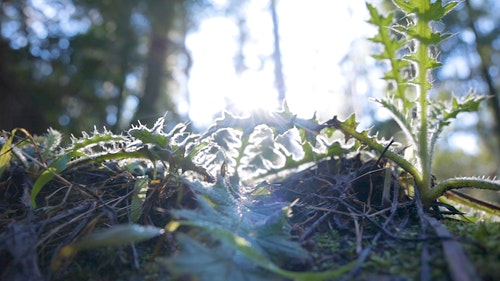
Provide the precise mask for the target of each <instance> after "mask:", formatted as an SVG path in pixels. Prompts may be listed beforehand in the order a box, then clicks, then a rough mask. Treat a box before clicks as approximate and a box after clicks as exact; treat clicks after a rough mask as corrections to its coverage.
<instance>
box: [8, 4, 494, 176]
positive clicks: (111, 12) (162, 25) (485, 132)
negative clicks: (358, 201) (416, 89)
mask: <svg viewBox="0 0 500 281" xmlns="http://www.w3.org/2000/svg"><path fill="white" fill-rule="evenodd" d="M282 2H285V1H275V0H259V1H256V0H255V1H251V0H246V1H233V0H227V1H215V0H212V1H210V0H162V1H147V0H143V1H132V0H122V1H117V0H106V1H93V0H87V1H80V0H31V1H27V0H26V1H16V0H12V1H0V6H1V10H0V30H1V37H0V96H1V101H0V129H2V130H11V129H12V128H16V127H23V128H26V129H27V130H28V131H30V132H32V133H38V134H41V133H44V132H46V130H47V128H48V127H53V128H55V129H58V130H61V131H64V132H68V133H74V134H79V133H80V132H81V131H89V130H91V129H92V128H93V127H94V126H97V127H102V126H106V127H107V128H108V129H110V130H112V131H115V132H120V131H122V130H124V129H127V128H129V125H130V123H134V122H136V120H141V122H142V123H146V124H150V125H151V124H152V122H154V121H155V120H157V119H158V117H160V116H162V115H163V114H164V113H165V112H166V111H168V112H169V118H168V120H169V121H170V122H171V125H174V124H175V123H177V122H184V121H187V120H189V119H190V114H192V112H190V104H191V103H192V99H193V97H191V96H190V92H189V89H188V87H187V84H188V81H189V78H190V75H191V69H192V66H193V65H195V64H196V63H197V61H196V59H195V58H194V57H193V56H192V53H191V50H190V49H189V48H188V46H187V44H186V40H187V38H188V36H189V34H190V33H192V32H196V31H197V29H199V27H200V24H201V23H202V22H203V21H204V20H207V19H210V18H213V17H221V16H224V17H226V18H227V19H229V20H231V21H233V22H234V24H235V26H237V28H238V30H237V33H236V36H233V38H230V39H228V40H233V41H234V44H235V45H236V46H237V48H236V49H237V51H236V52H235V53H234V54H232V56H233V61H232V64H233V66H234V73H236V74H237V75H241V74H242V73H244V72H245V71H247V70H248V69H250V68H252V67H253V66H252V62H253V64H257V67H253V68H256V69H257V70H258V69H263V70H266V69H269V68H270V69H271V70H272V73H273V74H272V76H273V77H271V78H270V79H271V80H272V81H273V83H274V89H271V90H272V94H273V95H275V107H276V108H277V107H278V106H279V105H280V104H281V102H282V101H283V100H284V99H286V98H287V93H288V91H290V90H292V89H290V88H291V86H289V85H287V80H286V77H287V73H286V72H284V71H283V69H284V68H283V64H285V65H286V64H287V63H288V64H289V65H293V64H294V62H293V61H294V60H298V61H300V60H299V59H298V58H289V57H283V56H282V54H281V48H283V46H282V44H284V43H283V42H281V41H280V40H279V39H280V30H281V29H280V28H286V27H283V26H280V25H279V23H280V21H279V19H280V18H281V17H292V16H294V17H297V19H298V21H303V22H304V23H303V24H304V25H305V24H306V22H308V21H310V19H308V17H306V16H309V17H310V16H311V15H314V11H313V12H309V11H308V9H307V7H305V8H304V15H300V14H297V15H287V14H286V13H285V12H282V9H280V8H281V7H282ZM315 2H318V3H320V2H321V1H315ZM355 2H360V3H361V4H363V5H364V3H363V2H364V1H361V0H359V1H355ZM371 2H375V4H376V5H378V6H383V7H384V8H385V9H386V10H392V9H393V7H392V4H391V2H390V1H371ZM255 3H259V5H260V7H265V12H266V13H268V15H269V17H268V20H267V21H266V22H264V23H263V26H264V27H263V28H261V29H260V30H264V31H265V34H264V33H262V34H261V33H257V34H256V35H255V32H260V30H259V31H252V30H250V28H249V24H248V16H249V14H248V10H249V7H250V6H251V5H255ZM363 5H361V7H362V8H363ZM354 7H359V5H358V6H354V5H353V6H352V7H347V8H351V9H354ZM351 13H352V11H351ZM299 19H300V20H299ZM402 20H404V19H402ZM443 23H444V25H443V28H445V29H446V31H447V32H449V33H452V34H454V36H452V37H450V38H449V39H447V40H446V41H445V42H444V43H443V44H442V46H441V52H442V53H441V55H440V57H441V61H442V62H443V64H444V67H442V68H440V69H439V70H438V72H437V73H435V76H434V79H435V80H436V83H435V85H436V90H435V91H434V93H433V94H435V95H436V96H437V97H442V98H443V99H448V98H449V97H450V95H451V93H453V94H455V95H462V94H466V93H467V92H468V91H469V90H470V89H473V90H474V91H476V92H477V93H479V94H481V95H483V94H484V95H490V96H492V98H491V99H489V100H488V101H487V104H485V106H484V107H483V108H482V110H481V111H479V112H478V113H477V114H476V113H474V114H472V113H471V114H464V115H463V116H461V119H460V120H461V121H459V122H456V123H455V128H453V130H454V133H453V134H446V135H445V137H444V138H443V139H442V140H441V142H440V145H439V150H441V151H446V152H447V153H446V154H441V153H439V152H438V154H437V156H436V158H435V159H436V160H435V161H437V162H439V163H437V165H435V166H436V167H438V168H439V167H446V170H436V173H437V176H438V177H443V178H447V177H451V176H457V175H456V174H455V171H461V173H464V172H465V173H466V174H461V175H464V176H466V175H485V176H491V177H494V176H498V175H499V173H500V163H499V162H498V157H497V156H498V155H500V122H499V120H500V101H499V99H500V94H499V90H500V33H499V32H498V30H500V2H498V1H495V0H466V1H463V2H462V3H461V4H460V5H459V6H458V7H457V8H456V9H455V11H454V12H453V13H450V14H449V15H448V16H447V17H445V18H444V20H443ZM318 28H319V27H318ZM330 28H331V32H330V33H328V34H321V35H320V36H324V37H335V36H336V35H335V34H336V33H337V30H339V29H345V28H346V27H345V26H344V25H342V23H339V24H338V26H331V27H330ZM251 32H254V35H253V39H252V38H251V36H250V33H251ZM255 37H257V38H260V37H271V38H272V39H273V40H272V42H274V43H273V45H272V46H271V47H270V48H269V49H268V52H267V53H266V54H264V55H262V56H258V57H257V58H249V57H248V52H246V51H245V50H246V46H248V44H251V43H252V40H255ZM307 39H308V37H304V39H303V40H307ZM224 42H226V41H223V42H221V43H220V44H224ZM201 43H202V44H203V42H201ZM280 43H281V44H280ZM307 43H308V42H305V44H307ZM316 43H317V42H311V44H316ZM351 46H352V48H350V51H349V52H347V53H345V54H341V55H342V56H343V58H344V59H343V60H342V62H341V63H340V64H339V65H338V68H339V69H341V70H342V73H343V74H344V76H345V81H347V83H346V85H347V86H346V87H344V91H343V92H335V99H337V100H341V101H342V105H341V108H340V109H338V110H340V111H342V112H319V113H318V114H320V117H321V116H322V115H321V114H324V118H329V117H331V116H333V115H334V114H340V115H342V114H344V115H348V114H349V113H351V112H353V111H356V112H362V113H363V115H364V116H365V117H368V116H371V118H370V120H367V121H364V124H365V125H366V126H370V125H373V124H375V129H376V130H379V131H381V132H382V133H383V132H387V133H386V134H387V136H388V137H390V136H393V135H394V128H396V126H395V124H392V123H390V122H389V121H385V120H387V119H386V118H384V117H381V115H380V114H379V112H378V108H377V106H375V105H372V104H370V103H367V102H365V100H366V98H356V97H358V96H359V95H360V93H359V91H360V89H359V87H356V85H359V83H362V84H363V85H365V87H364V88H365V89H366V90H364V93H363V97H365V96H368V97H378V96H381V95H382V94H383V89H380V88H378V87H376V84H377V81H374V79H378V78H379V77H380V76H381V75H382V74H381V73H382V72H381V71H380V69H381V68H383V67H384V66H383V65H375V64H374V62H373V61H372V60H370V58H369V57H368V56H367V55H366V54H367V53H370V50H366V48H369V46H372V45H369V44H366V43H363V42H361V41H360V40H356V41H353V42H352V43H351ZM363 48H365V50H362V49H363ZM332 52H335V51H332ZM282 60H283V61H282ZM255 61H257V63H255ZM374 74H377V75H378V74H380V75H378V77H377V76H375V77H374ZM327 75H328V74H327ZM311 90H312V89H311ZM206 95H207V96H210V95H211V93H210V92H207V93H206ZM303 96H304V99H311V96H310V95H309V93H308V92H307V90H306V91H305V92H304V93H303ZM312 98H313V99H314V97H312ZM313 102H316V104H317V105H318V110H319V109H320V105H321V104H322V103H323V102H324V101H322V100H317V101H313ZM206 106H210V104H206ZM223 109H226V110H236V111H238V109H237V108H233V107H232V104H231V101H230V100H228V101H226V104H225V106H223V107H221V108H219V109H217V110H223ZM291 109H292V111H294V107H293V106H291ZM194 125H196V124H194ZM200 129H202V128H200ZM456 159H460V161H457V160H456ZM443 164H444V165H443Z"/></svg>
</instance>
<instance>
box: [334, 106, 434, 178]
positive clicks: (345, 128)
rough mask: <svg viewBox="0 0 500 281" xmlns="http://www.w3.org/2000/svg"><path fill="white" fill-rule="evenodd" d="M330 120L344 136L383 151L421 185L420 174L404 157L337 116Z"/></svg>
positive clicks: (380, 151)
mask: <svg viewBox="0 0 500 281" xmlns="http://www.w3.org/2000/svg"><path fill="white" fill-rule="evenodd" d="M331 122H332V124H333V126H334V127H335V128H337V129H338V130H340V131H342V133H344V134H345V135H346V136H352V137H353V138H355V139H357V140H358V141H360V142H361V143H362V144H365V145H367V146H368V147H370V148H371V149H373V150H376V151H378V152H379V153H385V156H387V158H389V159H391V160H392V161H394V162H395V163H396V164H398V165H399V167H401V168H402V169H403V170H405V171H407V172H408V173H410V174H411V175H412V176H413V178H414V180H415V183H416V185H417V186H422V185H423V184H424V182H423V178H422V174H421V173H420V171H419V170H418V169H417V168H416V167H415V166H414V165H413V164H412V163H410V162H409V161H408V160H406V159H404V158H403V157H402V156H400V155H398V154H396V153H394V152H392V151H391V150H388V149H386V147H385V146H383V145H381V144H380V143H379V142H378V141H377V140H376V139H375V138H371V137H369V136H368V135H366V134H363V133H359V132H357V131H356V128H353V127H351V126H349V125H347V124H345V123H344V122H341V121H339V120H338V119H337V116H335V117H333V119H332V120H331Z"/></svg>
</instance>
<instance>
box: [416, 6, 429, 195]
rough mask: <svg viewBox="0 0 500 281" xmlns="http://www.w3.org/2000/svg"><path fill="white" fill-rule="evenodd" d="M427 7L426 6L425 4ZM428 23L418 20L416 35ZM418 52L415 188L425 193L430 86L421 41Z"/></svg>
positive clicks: (425, 46) (426, 56)
mask: <svg viewBox="0 0 500 281" xmlns="http://www.w3.org/2000/svg"><path fill="white" fill-rule="evenodd" d="M427 5H428V4H427ZM425 6H426V5H423V6H421V9H423V10H425V9H427V8H428V7H425ZM419 12H420V13H422V14H423V13H424V12H425V11H419ZM427 24H428V22H426V21H424V20H421V19H418V22H417V28H418V34H425V33H426V31H427V30H428V28H429V27H428V26H427ZM417 44H418V50H417V58H418V62H416V65H417V67H418V70H417V75H418V77H417V79H418V81H417V85H418V87H417V91H418V94H419V104H420V114H419V117H420V131H419V132H418V138H417V139H418V142H419V143H418V156H419V159H420V166H421V170H422V182H421V183H420V184H418V183H417V187H418V188H419V190H420V192H421V193H422V194H423V193H426V192H427V190H429V189H430V188H431V163H430V162H431V161H430V159H431V156H430V155H429V145H428V139H427V137H428V126H427V117H428V116H427V90H428V88H430V84H429V82H428V81H427V71H428V69H427V64H426V63H424V62H427V61H428V60H429V46H428V44H425V43H424V42H422V40H418V41H417Z"/></svg>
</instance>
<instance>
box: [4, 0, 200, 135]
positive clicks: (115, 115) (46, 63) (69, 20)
mask: <svg viewBox="0 0 500 281" xmlns="http://www.w3.org/2000/svg"><path fill="white" fill-rule="evenodd" d="M0 6H1V14H0V25H1V26H0V27H1V31H2V36H1V38H0V52H1V53H0V57H1V58H2V59H1V60H0V93H1V95H2V102H1V107H0V114H1V115H0V127H1V128H2V129H11V128H13V127H25V128H27V129H28V130H30V131H31V132H34V133H42V132H45V130H46V129H47V127H48V126H49V125H50V126H53V127H56V128H58V129H63V130H65V131H68V132H79V131H82V130H89V129H91V128H92V126H94V125H95V126H98V127H100V126H102V125H105V126H107V127H108V128H110V129H113V130H120V129H124V128H127V127H128V125H129V122H131V120H137V119H140V120H142V121H143V122H148V121H151V120H156V119H157V118H158V117H159V116H162V115H163V114H164V113H165V111H169V112H170V113H171V119H172V120H178V119H179V117H180V116H179V115H178V113H177V110H176V106H175V100H176V99H177V98H178V97H177V96H176V95H183V94H184V95H185V94H186V93H180V92H179V91H170V90H171V89H172V88H175V87H176V85H175V81H176V79H174V77H173V73H174V72H176V71H180V72H184V75H187V72H188V71H189V67H190V62H189V60H190V59H189V53H188V51H187V50H186V48H185V45H184V40H185V36H186V33H187V31H188V29H190V28H191V27H192V26H194V25H195V21H194V20H191V19H194V17H192V16H191V15H192V13H193V11H194V10H198V11H201V10H200V7H202V8H209V6H210V3H209V2H204V1H202V0H200V1H197V0H185V1H184V0H162V1H132V0H123V1H118V0H106V1H93V0H88V1H80V0H74V1H72V0H59V1H49V0H46V1H45V0H39V1H35V0H33V1H28V0H17V1H16V0H14V1H0ZM181 61H182V63H181Z"/></svg>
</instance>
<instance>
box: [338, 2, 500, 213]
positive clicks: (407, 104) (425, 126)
mask: <svg viewBox="0 0 500 281" xmlns="http://www.w3.org/2000/svg"><path fill="white" fill-rule="evenodd" d="M393 2H394V4H395V5H396V7H398V8H399V10H400V11H401V12H402V13H403V14H404V16H403V18H402V19H400V20H399V21H395V19H394V15H395V14H394V13H391V14H389V15H388V16H384V15H382V14H380V13H379V11H378V10H377V9H376V8H375V7H374V6H372V5H370V4H367V7H368V10H369V12H370V16H371V17H370V20H369V22H370V23H371V24H373V25H375V26H376V27H377V28H378V32H377V35H375V36H374V37H373V38H371V41H372V42H374V43H377V44H379V45H382V46H383V50H382V51H381V52H380V53H379V54H376V55H374V56H373V57H374V58H375V59H377V60H380V61H384V62H389V70H388V71H387V72H386V73H385V76H384V79H385V80H386V81H387V82H388V83H389V87H388V88H389V91H388V94H387V95H386V96H385V97H383V98H381V99H378V100H376V102H378V103H379V104H381V105H382V106H383V107H384V108H386V109H388V110H389V111H390V112H391V113H392V116H393V118H394V120H395V121H396V122H397V123H398V124H399V126H400V127H401V129H402V131H403V132H404V133H405V135H406V138H407V140H408V143H409V144H410V147H409V149H413V150H414V152H415V153H413V154H411V153H410V155H411V156H409V158H404V156H401V155H399V154H397V153H394V152H392V151H390V150H389V151H387V152H386V153H385V155H386V156H387V157H388V158H390V159H391V160H392V161H394V162H395V163H397V164H398V165H399V166H400V167H401V168H402V169H404V170H405V171H407V172H408V173H410V174H411V175H412V176H413V179H414V181H415V186H416V187H417V190H418V192H419V193H420V196H421V200H422V202H423V204H424V205H425V206H429V205H430V204H431V203H432V202H434V201H435V200H436V199H437V198H438V197H440V196H441V195H442V194H443V193H444V192H446V191H447V190H450V189H457V188H464V187H474V188H481V189H491V190H500V184H499V183H498V182H496V181H493V180H488V179H481V178H452V179H447V180H443V181H441V182H439V183H437V184H435V185H434V183H433V180H432V159H433V158H432V157H433V154H434V149H435V147H436V141H437V139H438V137H439V135H440V134H441V133H442V131H443V129H444V128H445V127H446V126H448V125H449V124H450V122H451V121H452V119H455V118H456V117H457V115H458V114H459V113H461V112H474V111H477V110H478V109H479V106H480V103H481V102H482V101H483V100H485V99H486V98H487V97H486V96H477V95H474V94H473V93H469V94H468V95H466V96H465V97H464V98H463V99H457V98H455V97H454V98H453V99H452V101H451V103H449V104H446V103H444V102H440V101H437V100H434V99H431V98H430V94H429V92H430V90H431V89H432V82H433V81H432V71H433V70H434V69H436V68H437V67H439V66H441V63H440V62H439V61H438V54H439V52H437V51H436V50H437V47H438V45H439V44H440V43H441V42H442V41H443V40H445V39H446V38H447V37H449V34H443V33H441V32H439V31H437V30H436V29H437V28H436V27H435V26H436V22H439V21H440V20H441V19H442V17H444V16H445V15H446V14H447V13H449V12H450V11H451V10H452V9H453V8H454V7H455V6H456V5H457V4H458V2H447V3H446V4H443V2H442V1H441V0H438V1H430V0H394V1H393ZM332 123H333V125H334V126H335V127H337V128H338V129H340V130H341V131H343V132H344V134H345V135H346V136H348V137H353V138H355V139H357V140H358V141H360V142H361V143H363V144H365V145H367V146H369V147H370V148H371V149H374V150H377V151H379V152H380V153H382V152H384V151H385V149H386V147H385V144H384V143H382V142H381V141H378V140H377V139H376V138H374V137H370V136H369V135H368V132H367V131H364V132H357V131H356V127H357V125H358V124H357V122H356V121H355V117H354V116H352V117H351V118H350V119H348V120H346V121H344V122H341V121H339V120H337V119H336V118H334V119H333V120H332Z"/></svg>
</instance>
